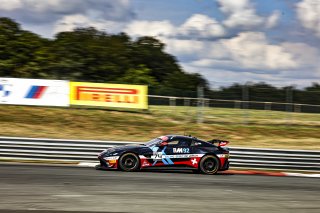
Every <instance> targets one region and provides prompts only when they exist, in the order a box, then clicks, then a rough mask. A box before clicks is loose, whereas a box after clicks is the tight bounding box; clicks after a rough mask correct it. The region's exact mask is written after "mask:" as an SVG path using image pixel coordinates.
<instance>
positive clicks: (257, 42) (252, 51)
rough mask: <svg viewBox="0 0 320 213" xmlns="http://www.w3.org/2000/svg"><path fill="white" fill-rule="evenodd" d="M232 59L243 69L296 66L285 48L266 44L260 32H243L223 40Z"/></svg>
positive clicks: (265, 39) (266, 41)
mask: <svg viewBox="0 0 320 213" xmlns="http://www.w3.org/2000/svg"><path fill="white" fill-rule="evenodd" d="M222 43H223V44H224V46H225V48H227V50H228V51H229V52H230V54H231V56H232V59H233V60H234V61H236V62H238V63H239V64H240V65H241V66H242V67H243V68H250V69H272V70H275V69H293V68H296V67H297V66H298V64H297V63H296V61H295V60H294V59H293V56H292V55H291V54H290V53H289V52H287V51H286V50H285V48H283V47H281V46H278V45H272V44H269V43H268V40H267V38H266V36H265V34H263V33H261V32H243V33H240V34H239V36H237V37H235V38H232V39H228V40H223V41H222Z"/></svg>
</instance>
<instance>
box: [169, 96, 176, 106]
mask: <svg viewBox="0 0 320 213" xmlns="http://www.w3.org/2000/svg"><path fill="white" fill-rule="evenodd" d="M169 100H170V106H176V98H174V97H170V98H169Z"/></svg>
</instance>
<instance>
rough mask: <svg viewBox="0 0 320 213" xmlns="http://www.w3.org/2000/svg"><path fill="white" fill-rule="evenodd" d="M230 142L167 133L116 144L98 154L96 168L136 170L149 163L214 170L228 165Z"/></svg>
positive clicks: (226, 168) (145, 166) (200, 170)
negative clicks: (147, 139) (144, 141)
mask: <svg viewBox="0 0 320 213" xmlns="http://www.w3.org/2000/svg"><path fill="white" fill-rule="evenodd" d="M228 143H229V142H228V141H224V140H219V139H213V140H210V141H203V140H200V139H198V138H195V137H192V136H181V135H166V136H161V137H158V138H155V139H152V140H150V141H149V142H147V143H145V144H137V145H124V146H116V147H112V148H109V149H106V150H104V151H103V152H101V153H100V154H99V155H98V159H99V161H100V164H99V165H97V166H96V168H97V169H120V170H122V171H127V172H131V171H137V170H140V169H144V168H147V167H159V168H160V167H161V168H165V167H186V168H189V169H192V170H193V171H194V172H201V173H204V174H215V173H217V172H218V171H223V170H228V169H229V161H228V158H229V149H228V148H227V147H225V146H226V145H227V144H228Z"/></svg>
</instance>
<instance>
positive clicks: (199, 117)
mask: <svg viewBox="0 0 320 213" xmlns="http://www.w3.org/2000/svg"><path fill="white" fill-rule="evenodd" d="M203 93H204V92H203V87H202V86H198V107H197V112H198V113H197V123H198V124H201V123H203Z"/></svg>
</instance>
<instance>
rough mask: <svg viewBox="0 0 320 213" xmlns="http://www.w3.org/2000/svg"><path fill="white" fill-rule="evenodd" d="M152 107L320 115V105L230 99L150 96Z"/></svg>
mask: <svg viewBox="0 0 320 213" xmlns="http://www.w3.org/2000/svg"><path fill="white" fill-rule="evenodd" d="M148 97H149V104H150V105H166V106H197V107H221V108H235V109H258V110H276V111H286V112H298V113H299V112H310V113H320V105H316V104H301V103H288V102H270V101H245V100H228V99H209V98H190V97H175V96H160V95H148Z"/></svg>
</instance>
